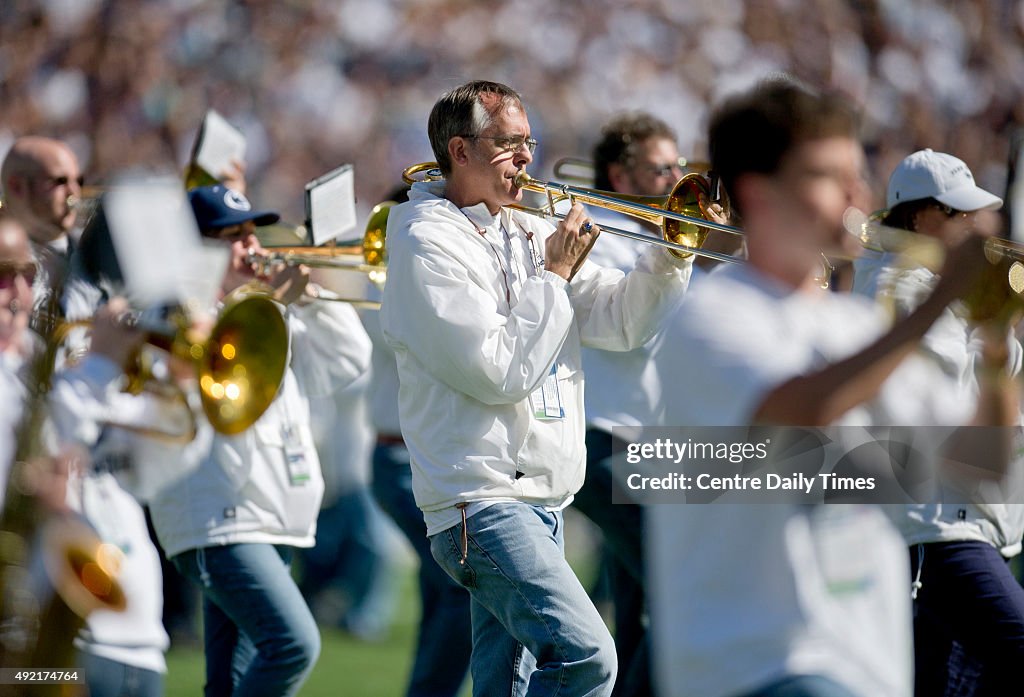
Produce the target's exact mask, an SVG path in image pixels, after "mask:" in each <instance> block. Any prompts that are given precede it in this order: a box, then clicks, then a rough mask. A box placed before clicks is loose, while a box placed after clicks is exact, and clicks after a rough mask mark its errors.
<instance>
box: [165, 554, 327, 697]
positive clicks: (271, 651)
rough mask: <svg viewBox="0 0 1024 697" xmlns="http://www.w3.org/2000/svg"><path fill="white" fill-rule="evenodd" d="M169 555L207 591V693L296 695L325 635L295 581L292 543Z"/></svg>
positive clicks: (248, 696)
mask: <svg viewBox="0 0 1024 697" xmlns="http://www.w3.org/2000/svg"><path fill="white" fill-rule="evenodd" d="M171 561H173V562H174V565H175V566H177V567H178V570H179V571H181V573H182V574H183V575H184V576H186V577H188V578H190V579H192V580H193V581H195V582H196V583H198V584H199V587H200V588H201V589H202V591H203V630H204V642H205V645H206V646H205V648H206V687H205V694H206V695H207V696H208V697H226V696H229V695H232V694H236V695H244V696H245V697H262V696H264V695H265V696H266V697H287V696H289V695H295V694H297V693H298V691H299V688H301V687H302V683H303V682H304V681H305V680H306V678H307V677H308V676H309V673H310V671H311V670H312V669H313V665H314V664H315V663H316V659H317V656H318V655H319V654H320V633H319V631H318V630H317V626H316V622H315V621H314V620H313V616H312V614H310V612H309V608H308V607H306V602H305V601H304V600H303V599H302V594H301V593H299V589H298V587H297V586H296V585H295V582H294V581H293V580H292V577H291V571H290V568H289V562H290V561H291V548H288V547H274V546H272V545H266V544H237V545H225V546H220V547H206V548H202V549H190V550H188V551H187V552H182V553H181V554H178V555H176V556H175V557H174V558H173V559H172V560H171Z"/></svg>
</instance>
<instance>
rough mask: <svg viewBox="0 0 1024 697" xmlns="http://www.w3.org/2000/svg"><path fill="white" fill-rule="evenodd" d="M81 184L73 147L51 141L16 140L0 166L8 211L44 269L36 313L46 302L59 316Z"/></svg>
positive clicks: (38, 280)
mask: <svg viewBox="0 0 1024 697" xmlns="http://www.w3.org/2000/svg"><path fill="white" fill-rule="evenodd" d="M82 183H83V178H82V172H81V170H80V169H79V166H78V160H77V158H76V157H75V154H74V153H73V152H72V151H71V148H69V147H68V146H67V145H65V144H64V143H62V142H60V141H59V140H53V139H51V138H43V137H40V136H24V137H22V138H18V139H17V140H16V141H14V145H12V146H11V149H10V150H9V151H8V153H7V156H6V157H5V158H4V161H3V165H2V166H0V187H2V193H3V202H4V208H5V209H7V210H9V211H10V213H11V215H13V216H14V217H15V218H16V219H17V220H18V222H20V223H21V224H22V225H23V226H24V227H25V230H26V232H27V233H28V236H29V239H30V240H31V241H32V247H33V250H34V252H35V255H36V258H37V260H38V262H39V266H40V271H41V273H40V274H39V275H38V277H37V278H36V283H35V287H34V289H33V293H34V295H35V308H36V312H39V311H40V310H41V309H42V306H43V303H44V302H47V301H48V300H50V301H52V302H53V303H54V310H53V311H59V310H57V309H56V303H57V301H58V300H59V299H60V292H61V288H62V286H63V283H64V278H65V276H66V274H67V269H68V258H69V256H70V253H71V249H70V248H69V246H70V245H71V244H72V241H71V238H70V237H69V234H70V233H71V231H72V229H73V228H74V226H75V219H76V216H75V207H74V205H73V201H74V198H73V197H80V196H81V194H82Z"/></svg>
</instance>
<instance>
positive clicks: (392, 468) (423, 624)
mask: <svg viewBox="0 0 1024 697" xmlns="http://www.w3.org/2000/svg"><path fill="white" fill-rule="evenodd" d="M373 494H374V496H376V498H377V502H378V503H380V507H381V508H382V509H384V512H385V513H387V514H388V515H389V516H391V518H392V519H393V520H394V521H395V524H396V525H398V527H399V529H401V531H402V533H404V534H405V536H406V537H407V538H409V543H410V544H411V545H412V548H413V549H414V550H415V551H416V556H418V557H419V560H420V569H419V585H420V613H421V614H420V626H419V635H418V636H417V638H416V657H415V660H414V661H413V667H412V675H411V676H410V677H409V687H408V689H407V690H406V693H405V694H406V697H455V696H456V695H457V694H458V693H459V688H460V687H461V686H462V683H463V682H464V681H465V679H466V674H467V673H468V672H469V657H470V654H471V653H472V651H473V638H472V631H473V630H472V625H471V624H470V620H469V593H467V592H466V591H465V589H463V588H462V587H461V586H460V585H459V584H457V583H455V581H453V580H452V579H451V578H449V577H448V574H446V573H445V572H444V571H443V570H442V569H441V567H440V566H438V565H437V562H435V561H434V558H433V557H432V556H431V555H430V542H429V541H428V540H427V526H426V523H424V522H423V513H421V512H420V509H419V508H417V507H416V500H415V499H414V498H413V493H412V470H411V469H410V468H409V451H408V450H407V449H406V447H405V446H404V445H401V444H382V445H378V446H377V448H376V449H375V450H374V451H373Z"/></svg>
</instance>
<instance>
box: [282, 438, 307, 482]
mask: <svg viewBox="0 0 1024 697" xmlns="http://www.w3.org/2000/svg"><path fill="white" fill-rule="evenodd" d="M281 439H282V440H283V441H284V461H285V465H286V466H287V467H288V479H289V481H290V482H291V485H292V486H302V485H304V484H305V483H306V482H308V481H309V478H310V465H309V458H307V457H306V447H305V445H303V443H302V433H301V431H300V430H299V429H298V427H296V426H295V425H294V424H285V425H283V426H282V427H281Z"/></svg>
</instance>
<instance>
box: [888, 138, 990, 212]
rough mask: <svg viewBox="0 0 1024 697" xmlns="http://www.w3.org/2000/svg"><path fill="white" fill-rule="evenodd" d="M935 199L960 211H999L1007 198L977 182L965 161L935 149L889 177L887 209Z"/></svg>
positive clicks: (914, 157)
mask: <svg viewBox="0 0 1024 697" xmlns="http://www.w3.org/2000/svg"><path fill="white" fill-rule="evenodd" d="M923 198H934V199H935V200H936V201H938V202H939V203H943V204H945V205H947V206H949V207H950V208H953V209H955V210H958V211H980V210H995V209H996V208H999V207H1000V206H1002V205H1003V199H1001V198H999V197H998V196H996V195H994V194H990V193H989V192H987V191H985V190H984V189H982V188H981V187H979V186H978V185H977V184H975V183H974V175H972V174H971V170H969V169H967V165H966V164H964V161H963V160H959V159H957V158H955V157H953V156H952V155H947V154H946V153H944V152H935V151H933V150H932V149H931V148H928V149H927V150H918V151H917V152H915V153H912V154H910V155H907V156H906V157H904V158H903V161H902V162H900V164H899V165H898V166H897V167H896V169H895V171H893V173H892V176H891V177H889V187H888V189H887V190H886V193H885V205H886V207H887V208H894V207H895V206H897V205H899V204H901V203H906V202H907V201H918V200H920V199H923Z"/></svg>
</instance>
